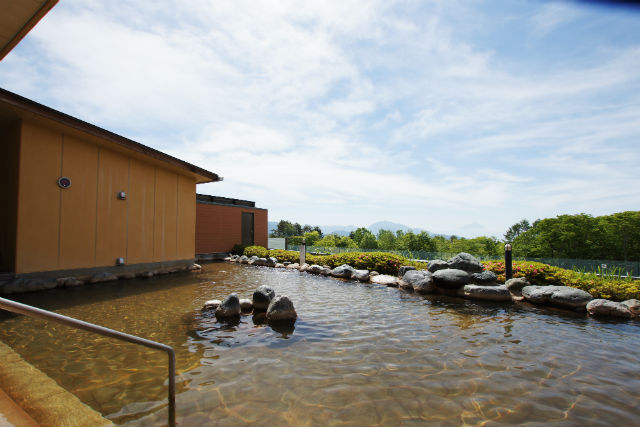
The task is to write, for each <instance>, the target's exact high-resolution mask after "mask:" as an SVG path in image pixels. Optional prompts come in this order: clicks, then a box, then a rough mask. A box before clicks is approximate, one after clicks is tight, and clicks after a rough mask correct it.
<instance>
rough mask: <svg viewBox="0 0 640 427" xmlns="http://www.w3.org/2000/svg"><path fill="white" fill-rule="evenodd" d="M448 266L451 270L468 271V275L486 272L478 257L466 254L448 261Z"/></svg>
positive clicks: (463, 253) (462, 253) (460, 254)
mask: <svg viewBox="0 0 640 427" xmlns="http://www.w3.org/2000/svg"><path fill="white" fill-rule="evenodd" d="M447 264H448V265H449V268H453V269H456V270H462V271H466V272H467V273H480V272H481V271H482V270H484V266H483V265H482V263H480V261H478V260H477V259H476V257H474V256H473V255H471V254H468V253H466V252H460V253H459V254H458V255H456V256H454V257H453V258H451V259H450V260H448V261H447Z"/></svg>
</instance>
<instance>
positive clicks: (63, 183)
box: [58, 176, 71, 188]
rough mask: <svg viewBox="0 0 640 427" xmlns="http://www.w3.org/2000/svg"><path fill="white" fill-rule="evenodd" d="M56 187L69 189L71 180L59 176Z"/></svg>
mask: <svg viewBox="0 0 640 427" xmlns="http://www.w3.org/2000/svg"><path fill="white" fill-rule="evenodd" d="M58 187H60V188H69V187H71V178H67V177H66V176H61V177H60V178H58Z"/></svg>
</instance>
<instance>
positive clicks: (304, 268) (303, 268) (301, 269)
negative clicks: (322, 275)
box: [298, 262, 310, 272]
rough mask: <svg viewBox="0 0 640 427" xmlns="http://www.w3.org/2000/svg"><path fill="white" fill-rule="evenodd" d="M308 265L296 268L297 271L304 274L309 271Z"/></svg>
mask: <svg viewBox="0 0 640 427" xmlns="http://www.w3.org/2000/svg"><path fill="white" fill-rule="evenodd" d="M309 267H310V265H309V264H307V263H306V262H305V263H304V264H302V265H301V266H300V267H298V270H300V271H302V272H305V271H307V270H308V269H309Z"/></svg>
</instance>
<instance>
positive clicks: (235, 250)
mask: <svg viewBox="0 0 640 427" xmlns="http://www.w3.org/2000/svg"><path fill="white" fill-rule="evenodd" d="M245 247H246V246H245V245H241V244H239V243H236V244H235V245H233V247H232V248H231V249H230V250H229V252H230V253H232V254H233V255H243V254H244V248H245Z"/></svg>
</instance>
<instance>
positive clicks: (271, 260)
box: [264, 256, 278, 267]
mask: <svg viewBox="0 0 640 427" xmlns="http://www.w3.org/2000/svg"><path fill="white" fill-rule="evenodd" d="M276 264H278V260H277V259H276V258H274V257H272V256H270V257H269V258H267V261H266V262H265V264H264V265H266V266H267V267H275V266H276Z"/></svg>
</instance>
